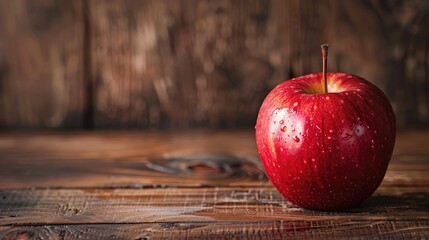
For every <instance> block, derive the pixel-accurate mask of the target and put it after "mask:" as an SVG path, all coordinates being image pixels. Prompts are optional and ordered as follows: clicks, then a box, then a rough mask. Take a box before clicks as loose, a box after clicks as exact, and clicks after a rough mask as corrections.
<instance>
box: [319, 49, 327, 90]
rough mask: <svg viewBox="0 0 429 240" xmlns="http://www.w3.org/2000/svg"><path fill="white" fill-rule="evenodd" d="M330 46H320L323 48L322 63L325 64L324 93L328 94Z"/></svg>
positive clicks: (323, 67)
mask: <svg viewBox="0 0 429 240" xmlns="http://www.w3.org/2000/svg"><path fill="white" fill-rule="evenodd" d="M328 47H329V45H328V44H322V45H321V46H320V48H322V62H323V66H322V69H323V70H322V71H323V92H324V93H327V92H328V78H327V76H326V75H327V72H326V69H327V68H328V66H327V65H328Z"/></svg>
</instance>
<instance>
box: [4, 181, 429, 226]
mask: <svg viewBox="0 0 429 240" xmlns="http://www.w3.org/2000/svg"><path fill="white" fill-rule="evenodd" d="M428 192H429V187H428V186H425V187H414V188H413V187H380V188H379V189H378V190H377V192H376V193H375V194H374V195H373V196H372V197H370V198H369V199H368V200H367V201H366V202H364V203H363V204H362V205H361V206H360V207H357V208H353V209H349V210H345V211H341V212H318V211H310V210H303V209H301V208H297V207H295V206H293V205H291V204H290V203H289V202H287V201H286V200H285V199H284V198H283V197H282V196H281V195H280V194H279V193H278V192H277V191H276V190H275V189H274V188H272V187H243V188H169V189H35V190H8V191H6V190H4V191H0V218H1V223H0V225H2V226H16V225H44V224H82V223H93V224H94V223H104V224H113V223H151V222H207V223H214V222H219V221H221V222H222V221H232V222H257V221H282V220H283V221H337V222H340V221H396V220H404V221H420V220H424V221H429V214H428V205H427V204H428V202H429V194H428ZM427 227H428V226H427Z"/></svg>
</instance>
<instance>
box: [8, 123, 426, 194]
mask: <svg viewBox="0 0 429 240" xmlns="http://www.w3.org/2000/svg"><path fill="white" fill-rule="evenodd" d="M427 142H429V134H428V132H427V131H419V130H416V131H406V132H400V133H399V134H398V140H397V144H396V149H395V153H394V156H393V159H392V162H391V164H390V166H389V169H388V172H387V174H386V177H385V180H384V183H383V184H386V185H389V186H400V185H402V186H427V184H428V182H429V180H428V176H429V174H428V172H429V165H428V163H429V148H427ZM268 185H270V183H269V182H268V180H267V178H266V176H265V174H264V171H263V168H262V167H261V163H260V161H259V157H258V154H257V151H256V146H255V142H254V133H253V132H252V131H230V132H210V131H194V132H186V133H185V132H182V133H180V132H123V131H122V132H121V131H117V132H90V133H88V132H61V133H54V132H50V133H5V134H2V135H1V136H0V188H31V187H65V188H77V187H129V188H130V187H131V188H141V187H152V186H154V187H163V186H164V187H199V186H268Z"/></svg>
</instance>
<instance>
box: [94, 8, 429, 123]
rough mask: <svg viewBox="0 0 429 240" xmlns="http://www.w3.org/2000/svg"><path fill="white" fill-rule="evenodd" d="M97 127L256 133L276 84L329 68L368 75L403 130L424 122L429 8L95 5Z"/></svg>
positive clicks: (427, 116)
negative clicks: (325, 59) (326, 46)
mask: <svg viewBox="0 0 429 240" xmlns="http://www.w3.org/2000/svg"><path fill="white" fill-rule="evenodd" d="M91 5H92V7H91V9H92V14H91V16H92V20H93V21H92V23H93V28H94V31H93V36H92V37H93V40H94V41H93V44H94V45H93V47H92V49H93V56H94V59H93V69H94V70H93V78H94V82H95V84H94V86H95V95H96V106H95V108H96V113H95V125H96V126H98V127H126V126H142V127H155V128H157V127H164V128H165V127H167V128H178V127H179V128H187V127H190V126H194V127H195V126H206V127H207V126H208V127H252V126H253V124H254V121H255V118H256V114H257V111H258V109H259V106H260V104H261V103H262V100H263V98H264V97H265V95H266V94H267V93H268V92H269V90H270V89H272V88H273V87H274V86H275V85H277V84H278V83H280V82H282V81H283V80H285V79H289V78H292V77H295V76H300V75H304V74H308V73H311V72H319V71H320V69H321V60H320V58H321V57H320V49H319V46H320V44H321V43H324V42H327V43H330V44H331V50H330V53H329V61H330V62H329V70H331V71H344V72H349V73H353V74H356V75H361V76H363V77H365V78H367V79H368V80H370V81H372V82H373V83H375V84H376V85H378V86H379V87H380V88H382V89H383V90H384V91H385V92H386V93H387V95H388V96H389V97H390V99H391V100H392V102H393V105H394V108H395V110H396V112H397V114H398V123H399V124H400V125H404V124H409V123H413V124H416V123H427V122H428V120H429V112H428V109H429V98H428V97H427V96H428V93H427V89H428V84H427V83H428V76H429V68H428V64H427V55H428V52H429V50H428V49H429V48H428V47H427V46H428V43H429V31H428V30H427V27H426V25H425V24H426V23H427V22H428V20H429V10H428V9H429V3H428V2H427V1H424V0H413V1H406V2H405V1H393V2H388V3H385V2H383V1H370V0H366V1H356V2H342V1H337V0H330V1H324V2H317V1H310V0H305V1H298V2H296V1H278V0H277V1H276V0H271V1H250V2H249V1H228V0H222V1H181V2H174V3H170V2H168V3H167V2H165V1H145V2H139V1H125V2H124V1H120V2H119V1H116V2H105V1H95V2H92V4H91Z"/></svg>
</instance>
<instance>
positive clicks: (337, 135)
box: [256, 47, 396, 210]
mask: <svg viewBox="0 0 429 240" xmlns="http://www.w3.org/2000/svg"><path fill="white" fill-rule="evenodd" d="M325 49H327V47H326V48H325ZM322 52H324V51H323V50H322ZM323 59H324V64H323V65H324V68H323V70H324V71H323V73H314V74H310V75H306V76H302V77H297V78H294V79H291V80H288V81H285V82H283V83H281V84H279V85H278V86H277V87H275V88H274V89H273V90H272V91H271V92H270V93H269V94H268V96H267V97H266V99H265V100H264V102H263V104H262V106H261V109H260V111H259V114H258V119H257V123H256V143H257V147H258V152H259V155H260V157H261V160H262V162H263V165H264V167H265V170H266V172H267V174H268V177H269V178H270V180H271V182H272V183H273V185H274V186H275V187H276V188H277V190H278V191H279V192H280V193H281V194H282V195H283V196H284V197H285V198H286V199H287V200H289V201H290V202H292V203H293V204H295V205H298V206H300V207H303V208H309V209H317V210H342V209H346V208H350V207H353V206H356V205H358V204H360V203H361V202H363V201H364V200H365V199H367V198H368V197H369V196H370V195H371V194H372V193H373V192H374V191H375V190H376V189H377V187H378V186H379V185H380V183H381V181H382V180H383V177H384V175H385V173H386V170H387V166H388V164H389V161H390V158H391V156H392V152H393V148H394V145H395V135H396V118H395V114H394V112H393V109H392V106H391V105H390V103H389V100H388V99H387V97H386V96H385V95H384V94H383V92H382V91H381V90H380V89H378V88H377V87H376V86H375V85H373V84H372V83H370V82H368V81H367V80H365V79H363V78H361V77H358V76H354V75H350V74H346V73H326V54H324V57H323ZM325 89H326V90H325Z"/></svg>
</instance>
